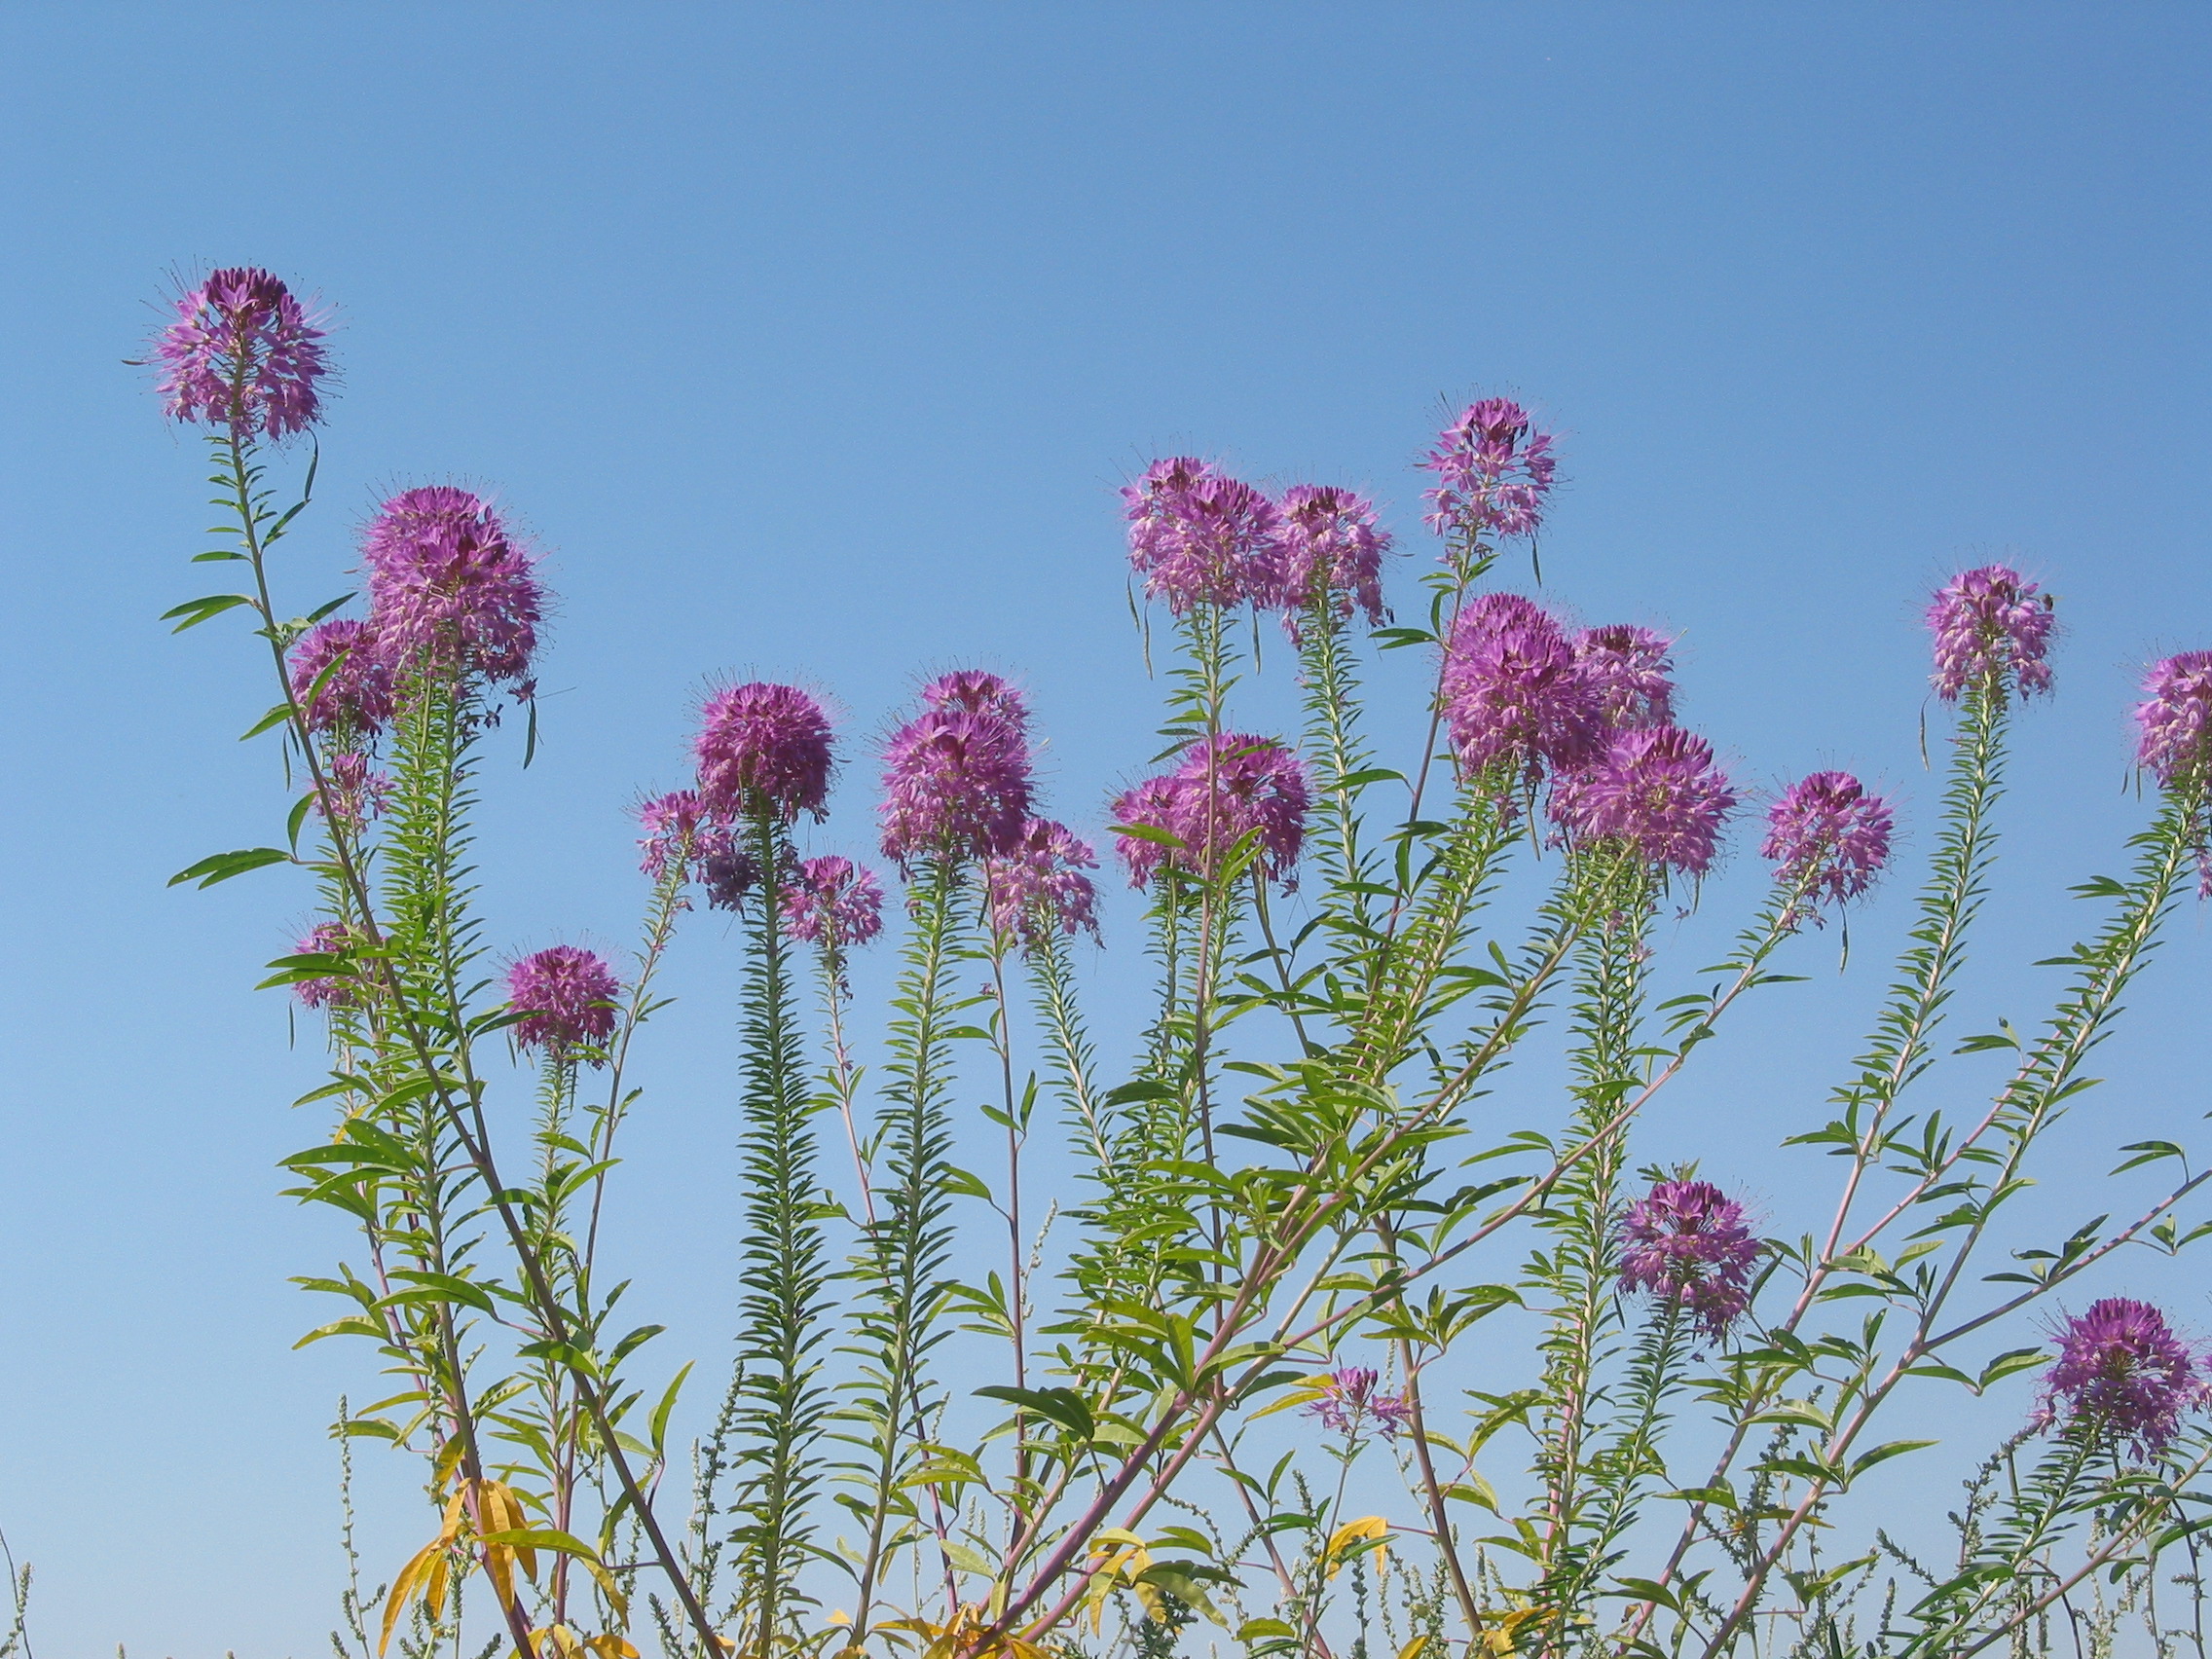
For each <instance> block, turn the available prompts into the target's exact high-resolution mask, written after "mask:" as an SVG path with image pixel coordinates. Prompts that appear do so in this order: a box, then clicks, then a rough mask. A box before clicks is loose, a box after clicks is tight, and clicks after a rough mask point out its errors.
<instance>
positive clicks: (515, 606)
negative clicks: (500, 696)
mask: <svg viewBox="0 0 2212 1659" xmlns="http://www.w3.org/2000/svg"><path fill="white" fill-rule="evenodd" d="M361 560H362V563H363V564H364V565H366V566H367V568H368V574H369V601H370V618H369V625H370V627H371V628H372V629H373V630H374V631H375V634H376V637H377V639H378V641H379V643H380V644H381V645H383V647H384V655H385V659H386V660H387V662H389V663H390V664H391V665H392V666H393V668H394V669H396V670H400V671H415V672H434V673H444V674H452V675H457V676H458V675H481V676H483V678H484V679H486V680H488V681H495V682H500V681H504V682H515V683H516V684H517V687H518V690H519V689H522V688H523V682H526V681H527V680H528V678H529V674H530V659H531V657H532V655H533V654H534V653H535V651H536V649H537V624H538V623H539V622H540V621H541V620H543V617H544V609H545V590H544V589H543V588H542V587H540V586H539V585H538V581H537V577H536V576H535V574H534V573H533V571H532V568H531V567H532V560H531V556H530V555H529V553H528V552H526V551H525V550H524V548H523V547H522V546H521V544H520V543H519V542H517V541H516V540H515V539H514V538H513V537H512V536H510V535H508V533H507V527H506V525H505V523H504V522H503V521H502V520H501V519H500V517H499V515H498V511H497V510H496V509H494V507H493V506H492V504H491V503H490V502H489V501H486V500H485V499H484V498H481V497H479V496H476V495H474V494H472V493H470V492H469V491H466V490H462V489H458V488H456V487H455V486H453V485H450V484H432V485H428V486H425V487H424V488H422V489H419V490H406V491H402V492H401V493H400V494H399V495H396V496H394V497H392V498H391V499H390V500H388V501H387V502H385V504H384V505H383V506H382V507H380V508H379V509H378V510H377V515H376V517H375V518H373V519H371V520H370V521H369V527H368V529H367V531H365V532H364V533H363V535H362V536H361Z"/></svg>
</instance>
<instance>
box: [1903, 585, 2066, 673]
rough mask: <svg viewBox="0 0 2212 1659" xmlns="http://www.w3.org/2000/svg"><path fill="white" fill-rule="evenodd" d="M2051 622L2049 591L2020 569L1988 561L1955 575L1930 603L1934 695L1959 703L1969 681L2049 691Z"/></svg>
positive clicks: (1937, 591)
mask: <svg viewBox="0 0 2212 1659" xmlns="http://www.w3.org/2000/svg"><path fill="white" fill-rule="evenodd" d="M2051 624H2052V615H2051V600H2050V595H2048V594H2039V592H2038V590H2037V587H2036V584H2035V583H2034V582H2031V581H2028V580H2027V579H2026V578H2024V577H2023V576H2022V575H2021V574H2020V573H2019V571H2014V570H2011V569H2009V567H2007V566H2004V565H1984V566H1982V567H1981V568H1980V569H1979V570H1973V571H1966V572H1965V573H1964V574H1963V575H1959V576H1955V577H1953V578H1952V579H1951V580H1950V581H1949V582H1947V583H1945V584H1944V585H1943V586H1942V587H1941V588H1939V589H1937V590H1936V597H1935V599H1934V600H1933V601H1931V602H1930V604H1929V607H1928V627H1929V631H1930V632H1931V633H1933V634H1934V635H1935V636H1936V672H1935V674H1934V676H1933V677H1932V678H1933V680H1934V682H1935V686H1936V695H1937V696H1938V697H1941V698H1942V699H1943V700H1944V701H1945V702H1947V703H1955V702H1957V701H1958V700H1959V696H1960V694H1961V693H1962V692H1964V691H1965V690H1966V689H1967V688H1968V687H1969V686H1970V685H1979V686H1987V687H1991V688H1994V689H1995V690H1997V691H1998V692H1999V693H2000V694H2002V692H2003V691H2004V688H2005V687H2006V686H2007V685H2008V684H2009V685H2011V686H2013V687H2015V688H2016V689H2017V690H2018V691H2019V693H2020V695H2022V696H2028V695H2030V694H2032V693H2034V692H2038V691H2048V690H2049V689H2050V665H2049V664H2048V663H2047V662H2046V661H2045V660H2044V659H2045V657H2046V656H2047V655H2048V654H2049V652H2050V635H2051Z"/></svg>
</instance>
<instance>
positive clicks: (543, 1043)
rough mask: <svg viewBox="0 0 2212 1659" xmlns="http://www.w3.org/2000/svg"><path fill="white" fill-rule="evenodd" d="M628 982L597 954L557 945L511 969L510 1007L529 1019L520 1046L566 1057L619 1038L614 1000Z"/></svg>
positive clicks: (521, 1024) (518, 1032) (520, 1029)
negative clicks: (588, 1045)
mask: <svg viewBox="0 0 2212 1659" xmlns="http://www.w3.org/2000/svg"><path fill="white" fill-rule="evenodd" d="M621 993H622V982H621V981H620V980H619V979H617V978H616V977H614V970H613V969H611V968H609V967H608V965H607V964H606V963H605V962H603V961H602V960H601V959H600V958H599V957H598V956H596V955H594V954H593V953H592V952H590V951H588V950H585V949H583V948H582V947H580V946H578V945H573V944H556V945H551V946H548V947H547V948H546V949H544V950H540V951H536V952H534V953H533V954H531V955H529V956H526V957H524V958H523V959H522V960H521V961H519V962H517V963H516V964H515V965H514V966H513V967H512V968H509V969H508V970H507V1005H508V1006H509V1007H510V1008H512V1009H513V1010H514V1011H515V1012H516V1013H517V1014H521V1015H522V1016H523V1017H522V1018H521V1019H519V1020H517V1021H516V1022H515V1025H514V1033H515V1042H516V1043H517V1044H519V1045H520V1046H521V1047H523V1048H525V1049H543V1050H545V1051H547V1052H548V1053H552V1054H555V1055H559V1054H565V1053H567V1052H569V1051H571V1050H572V1049H575V1048H578V1047H580V1046H583V1045H585V1044H591V1045H598V1044H601V1043H605V1042H606V1041H607V1040H608V1038H609V1037H611V1036H613V1035H614V999H615V998H616V997H618V996H619V995H621Z"/></svg>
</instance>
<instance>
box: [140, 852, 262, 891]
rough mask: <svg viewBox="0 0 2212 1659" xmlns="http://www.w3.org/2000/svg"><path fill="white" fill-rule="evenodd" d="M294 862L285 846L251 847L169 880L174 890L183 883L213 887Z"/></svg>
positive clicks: (204, 862) (182, 871)
mask: <svg viewBox="0 0 2212 1659" xmlns="http://www.w3.org/2000/svg"><path fill="white" fill-rule="evenodd" d="M291 862H292V855H291V854H290V853H287V852H285V851H284V850H283V848H281V847H247V848H244V849H243V850H241V851H240V852H235V853H216V854H214V855H212V856H211V857H208V858H204V859H202V860H201V861H200V862H199V863H198V864H196V865H190V866H186V867H185V868H183V869H180V870H178V871H177V872H176V874H174V875H172V876H170V877H169V879H168V885H169V886H171V887H174V886H176V885H177V884H178V883H180V882H185V881H197V882H199V883H200V885H201V886H203V887H212V886H214V885H215V883H216V882H218V881H228V880H230V879H231V877H232V876H234V875H243V874H245V872H246V871H247V870H249V869H259V868H261V867H262V866H264V865H273V864H289V863H291Z"/></svg>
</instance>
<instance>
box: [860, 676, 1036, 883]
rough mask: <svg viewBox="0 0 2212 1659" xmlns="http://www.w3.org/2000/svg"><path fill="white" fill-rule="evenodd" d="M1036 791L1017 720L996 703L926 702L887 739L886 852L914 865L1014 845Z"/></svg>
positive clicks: (988, 854) (995, 852)
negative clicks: (981, 705) (970, 706)
mask: <svg viewBox="0 0 2212 1659" xmlns="http://www.w3.org/2000/svg"><path fill="white" fill-rule="evenodd" d="M1030 791H1031V784H1030V777H1029V744H1028V741H1027V740H1026V738H1024V736H1023V735H1022V729H1021V726H1020V725H1019V724H1018V723H1016V722H1015V721H1014V720H1013V719H1008V718H1007V717H1006V715H1005V714H1003V713H1000V712H998V711H996V710H991V709H984V710H979V711H978V710H972V709H965V708H960V707H945V708H926V709H924V710H923V712H922V713H921V714H920V715H918V716H916V717H915V718H914V719H910V720H908V721H907V722H906V723H905V724H904V725H903V726H901V727H900V728H899V729H898V730H897V731H896V732H894V733H892V735H891V741H890V742H889V743H888V744H887V745H885V747H884V768H883V805H882V807H881V808H880V809H879V812H878V818H879V820H880V822H881V823H882V826H883V851H884V854H885V856H886V857H889V858H892V859H896V860H897V861H898V863H899V867H900V868H901V869H903V870H910V869H911V868H912V867H913V866H915V865H916V864H918V863H921V862H923V861H925V860H928V859H932V858H942V859H968V858H993V857H997V856H999V855H1001V854H1005V853H1009V852H1012V851H1013V850H1014V843H1015V842H1016V841H1018V840H1019V839H1020V837H1021V827H1022V825H1023V824H1025V823H1026V822H1028V819H1029V798H1030Z"/></svg>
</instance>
